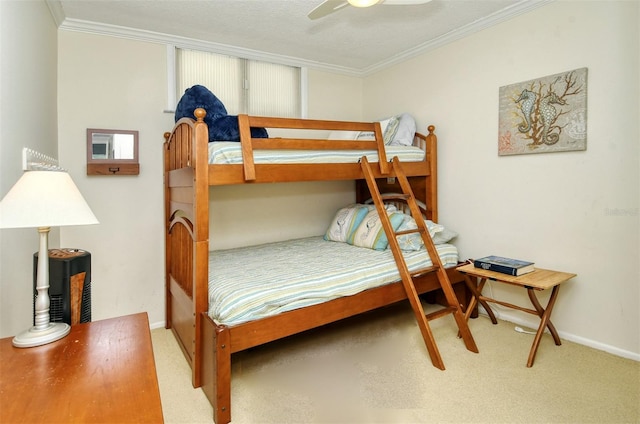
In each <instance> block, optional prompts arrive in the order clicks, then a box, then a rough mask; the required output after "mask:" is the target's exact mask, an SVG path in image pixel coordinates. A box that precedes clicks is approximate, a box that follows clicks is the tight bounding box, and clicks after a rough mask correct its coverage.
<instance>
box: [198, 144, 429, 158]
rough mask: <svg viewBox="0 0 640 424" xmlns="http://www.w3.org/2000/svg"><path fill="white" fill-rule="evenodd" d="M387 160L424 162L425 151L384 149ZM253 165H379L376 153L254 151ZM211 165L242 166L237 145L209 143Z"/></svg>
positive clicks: (417, 149) (240, 153) (411, 148)
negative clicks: (362, 162) (363, 161)
mask: <svg viewBox="0 0 640 424" xmlns="http://www.w3.org/2000/svg"><path fill="white" fill-rule="evenodd" d="M386 152H387V159H391V158H393V157H394V156H398V159H400V160H401V161H403V162H419V161H421V160H424V151H423V150H421V149H420V148H419V147H415V146H387V147H386ZM253 155H254V161H255V163H262V164H265V163H357V162H358V160H359V159H360V158H361V157H362V156H365V155H366V156H367V159H368V160H369V161H371V162H377V161H378V152H377V151H375V150H366V151H362V150H334V151H328V150H255V151H254V152H253ZM209 163H210V164H238V163H242V150H241V148H240V143H238V142H229V141H216V142H214V143H209Z"/></svg>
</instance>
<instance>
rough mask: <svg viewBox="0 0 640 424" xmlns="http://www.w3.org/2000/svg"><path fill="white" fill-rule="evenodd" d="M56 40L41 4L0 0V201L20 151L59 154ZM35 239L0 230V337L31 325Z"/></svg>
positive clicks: (32, 233)
mask: <svg viewBox="0 0 640 424" xmlns="http://www.w3.org/2000/svg"><path fill="white" fill-rule="evenodd" d="M56 42H57V29H56V26H55V24H54V22H53V20H52V19H51V14H50V13H49V9H48V8H47V6H46V4H45V3H44V2H24V1H0V120H1V121H0V198H2V197H4V195H5V194H6V193H7V192H8V191H9V190H10V189H11V187H12V186H13V184H15V182H16V181H18V179H19V178H20V176H21V175H22V148H23V147H29V148H31V149H34V150H37V151H39V152H41V153H44V154H46V155H49V156H52V157H57V156H58V155H57V150H58V137H57V118H58V117H57V110H56V94H57V86H56V78H57V72H56V64H57V44H56ZM63 166H64V164H63ZM58 234H59V231H58V230H57V229H52V232H51V233H50V237H49V246H50V247H52V248H54V247H58ZM38 240H39V238H38V233H37V231H36V230H35V229H11V230H0V337H6V336H10V335H14V334H16V333H18V332H20V331H23V330H26V329H27V328H29V327H31V325H33V253H34V252H36V251H37V250H38Z"/></svg>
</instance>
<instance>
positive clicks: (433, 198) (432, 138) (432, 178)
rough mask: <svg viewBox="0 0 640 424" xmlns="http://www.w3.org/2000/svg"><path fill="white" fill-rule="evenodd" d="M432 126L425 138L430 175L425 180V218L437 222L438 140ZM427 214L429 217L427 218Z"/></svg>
mask: <svg viewBox="0 0 640 424" xmlns="http://www.w3.org/2000/svg"><path fill="white" fill-rule="evenodd" d="M435 129H436V127H434V126H433V125H429V127H428V128H427V130H428V131H429V134H428V135H427V136H426V140H425V141H426V152H427V153H426V156H427V157H426V158H425V160H426V161H427V163H428V164H429V169H430V174H429V177H428V178H427V187H426V190H427V199H426V202H425V203H426V204H427V218H429V219H431V220H432V221H433V222H438V138H437V137H436V135H435ZM429 213H430V214H431V216H429Z"/></svg>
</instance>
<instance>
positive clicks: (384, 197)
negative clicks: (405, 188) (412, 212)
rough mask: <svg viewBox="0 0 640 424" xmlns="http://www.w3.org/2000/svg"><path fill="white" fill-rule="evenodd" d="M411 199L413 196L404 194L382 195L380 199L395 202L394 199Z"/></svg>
mask: <svg viewBox="0 0 640 424" xmlns="http://www.w3.org/2000/svg"><path fill="white" fill-rule="evenodd" d="M410 197H411V196H409V195H408V194H403V193H392V194H380V198H381V199H382V200H393V199H399V200H408V199H409V198H410Z"/></svg>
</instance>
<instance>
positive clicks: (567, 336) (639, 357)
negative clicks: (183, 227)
mask: <svg viewBox="0 0 640 424" xmlns="http://www.w3.org/2000/svg"><path fill="white" fill-rule="evenodd" d="M491 309H492V310H493V313H494V314H495V316H496V318H499V319H501V320H502V321H507V322H511V323H514V324H517V325H519V326H523V327H527V328H533V329H534V331H535V329H537V328H538V323H536V322H535V320H526V319H523V318H522V317H521V316H519V315H518V314H517V313H510V312H509V311H505V310H502V309H498V308H491ZM478 311H479V312H480V314H481V315H483V316H484V317H486V318H488V315H487V312H486V311H485V310H484V308H483V307H482V306H480V307H478ZM164 326H165V321H158V322H154V323H153V324H150V325H149V327H150V328H151V329H152V330H155V329H157V328H164ZM545 331H546V332H549V330H545ZM558 335H559V336H560V338H561V339H563V340H567V341H570V342H573V343H578V344H581V345H584V346H588V347H591V348H593V349H597V350H602V351H604V352H607V353H611V354H612V355H616V356H620V357H622V358H628V359H632V360H634V361H638V362H640V353H636V352H631V351H629V350H624V349H620V348H618V347H615V346H611V345H608V344H605V343H601V342H597V341H595V340H591V339H587V338H585V337H580V336H576V335H575V334H571V333H566V332H564V331H560V330H558Z"/></svg>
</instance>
